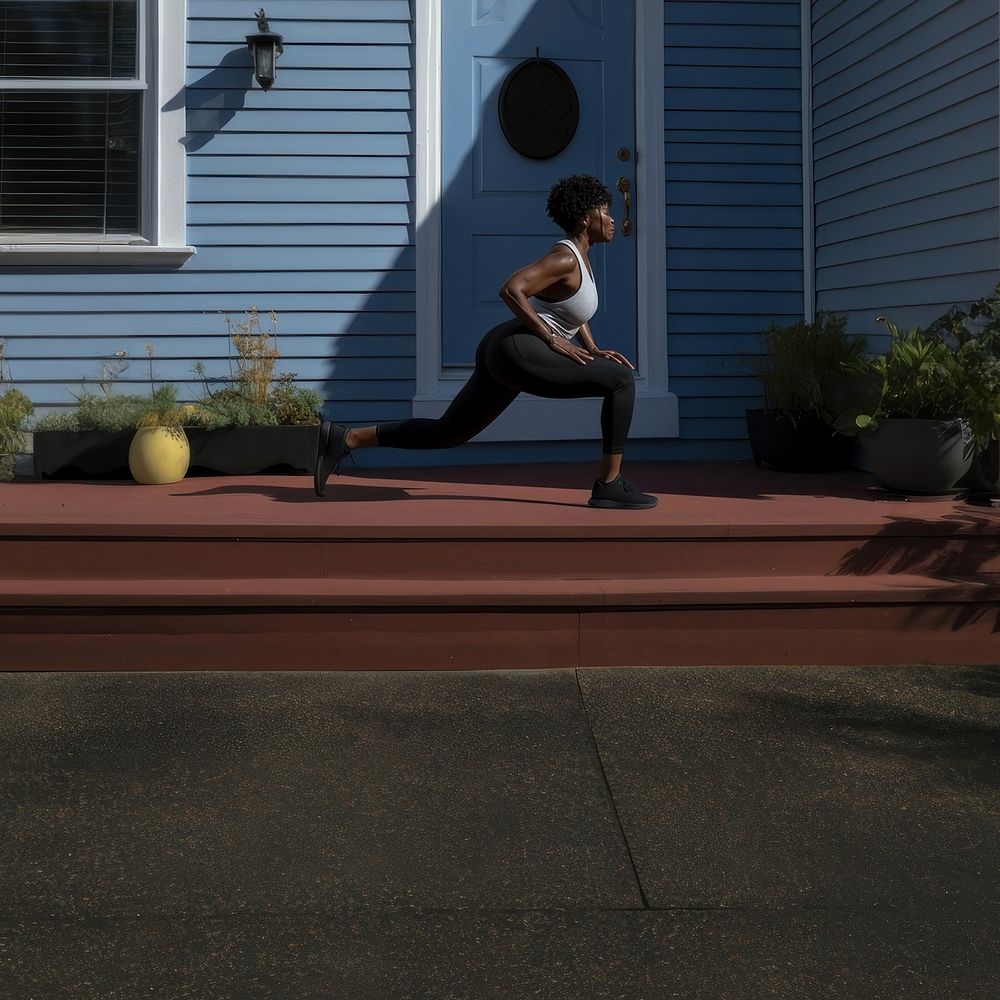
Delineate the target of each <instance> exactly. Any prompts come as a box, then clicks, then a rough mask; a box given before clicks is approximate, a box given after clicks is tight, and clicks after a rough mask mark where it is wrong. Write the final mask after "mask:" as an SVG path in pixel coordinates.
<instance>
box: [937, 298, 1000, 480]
mask: <svg viewBox="0 0 1000 1000" xmlns="http://www.w3.org/2000/svg"><path fill="white" fill-rule="evenodd" d="M928 330H929V331H930V332H934V333H937V334H939V335H940V336H941V337H942V338H944V339H947V340H948V341H949V342H951V343H952V344H954V345H956V353H957V355H958V360H959V362H960V364H961V365H962V367H963V368H964V370H965V400H964V403H963V413H964V416H965V418H966V420H967V421H968V423H969V427H970V428H971V430H972V435H973V438H974V439H975V443H976V452H975V456H974V458H973V463H972V473H971V474H970V476H968V477H966V479H965V480H963V483H968V485H970V486H973V487H976V486H978V487H981V488H983V489H986V490H989V491H990V492H991V493H994V494H997V493H1000V440H998V439H1000V285H997V286H996V288H995V289H994V291H993V294H992V295H990V296H987V297H986V298H982V299H979V300H978V301H976V302H973V303H972V305H971V306H969V308H968V310H963V309H960V308H959V307H957V306H953V307H952V308H951V309H950V310H949V311H948V312H947V313H946V314H945V315H944V316H942V317H941V318H940V319H938V320H935V322H934V323H933V324H931V326H930V327H928Z"/></svg>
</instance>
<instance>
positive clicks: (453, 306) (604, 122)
mask: <svg viewBox="0 0 1000 1000" xmlns="http://www.w3.org/2000/svg"><path fill="white" fill-rule="evenodd" d="M442 8H443V12H442V49H443V55H442V60H443V66H442V118H443V121H442V188H443V194H442V198H443V203H442V251H441V256H442V261H441V265H442V271H441V280H442V315H443V329H442V360H443V364H444V367H446V368H448V367H466V366H469V365H471V364H472V361H473V356H474V353H475V348H476V345H477V344H478V342H479V340H480V338H481V337H482V335H483V334H484V333H485V332H486V331H487V330H488V329H489V328H490V327H492V326H495V325H496V324H497V323H501V322H503V321H504V320H506V319H509V318H510V316H511V314H510V312H509V311H508V310H507V309H506V308H505V307H504V305H503V304H502V303H501V302H500V301H499V299H498V297H497V290H498V289H499V288H500V286H501V284H502V283H503V281H504V279H505V278H506V277H507V276H508V275H509V274H510V273H511V272H512V271H514V270H516V269H517V268H518V267H522V266H524V265H525V264H528V263H530V262H531V261H533V260H536V259H538V258H539V257H541V256H543V255H544V254H545V252H546V251H547V250H548V248H549V247H550V246H551V245H552V244H553V243H554V242H555V241H556V240H558V239H560V238H562V236H563V234H562V232H561V231H559V229H558V228H557V227H556V226H555V225H554V224H553V223H552V221H551V220H550V219H549V218H548V217H547V215H546V214H545V199H546V196H547V194H548V191H549V188H550V187H551V186H552V184H553V183H554V182H555V181H556V180H558V179H559V178H560V177H565V176H567V175H569V174H578V173H588V174H594V175H596V176H597V177H599V178H600V179H601V180H602V181H603V182H604V183H605V184H606V185H607V186H608V187H609V188H610V189H611V190H612V191H613V192H614V195H615V201H614V203H613V205H612V212H613V214H614V215H615V219H616V221H617V223H618V235H617V236H616V238H615V240H614V242H613V243H612V244H611V245H609V246H602V247H595V248H594V250H593V251H592V254H591V264H592V266H593V268H594V274H595V277H596V279H597V286H598V292H599V294H600V297H601V307H600V309H599V311H598V313H597V315H596V316H595V317H594V319H593V320H592V321H591V328H592V330H593V332H594V337H595V339H596V340H597V343H598V344H599V345H600V346H601V347H608V348H615V349H617V350H620V351H622V352H623V353H625V354H626V355H628V356H629V357H630V358H632V359H633V360H634V359H635V348H636V329H635V325H636V307H635V293H636V279H635V268H636V260H635V235H634V230H633V234H632V235H630V236H624V235H622V234H621V220H622V217H623V216H622V209H623V205H622V196H621V195H620V194H619V193H618V191H617V190H616V187H615V186H616V182H617V179H618V178H619V177H620V176H625V177H628V179H629V180H630V181H631V182H632V185H633V195H634V196H635V195H641V193H640V192H635V190H634V185H635V171H634V157H632V158H630V159H629V160H628V161H627V162H622V161H621V160H619V159H618V150H619V149H620V148H621V147H625V148H626V149H628V150H629V151H630V153H631V152H634V149H635V110H634V109H635V99H634V72H635V69H634V55H633V46H634V39H633V21H632V3H631V2H630V0H624V2H623V0H454V2H449V3H447V4H442ZM536 51H537V54H538V55H539V56H541V57H542V58H545V59H551V60H552V61H553V62H556V63H557V64H558V65H559V66H560V67H562V69H563V70H564V71H565V72H566V73H567V74H568V75H569V77H570V79H571V80H572V82H573V85H574V87H575V88H576V91H577V94H578V96H579V100H580V123H579V126H578V128H577V131H576V134H575V135H574V137H573V140H572V141H571V142H570V144H569V145H568V146H567V147H566V149H564V150H563V151H562V152H561V153H559V154H558V155H557V156H555V157H552V158H551V159H547V160H532V159H529V158H527V157H525V156H521V155H520V154H519V153H517V152H516V151H515V150H514V149H512V148H511V147H510V145H509V144H508V143H507V140H506V139H505V138H504V135H503V132H502V131H501V129H500V123H499V116H498V110H497V102H498V98H499V93H500V88H501V86H502V84H503V81H504V79H505V77H506V76H507V74H508V73H509V72H510V71H511V70H512V69H513V68H514V67H515V66H517V65H518V63H520V62H522V61H523V60H525V59H530V58H532V57H533V56H535V55H536ZM633 200H634V199H633ZM633 220H634V206H633Z"/></svg>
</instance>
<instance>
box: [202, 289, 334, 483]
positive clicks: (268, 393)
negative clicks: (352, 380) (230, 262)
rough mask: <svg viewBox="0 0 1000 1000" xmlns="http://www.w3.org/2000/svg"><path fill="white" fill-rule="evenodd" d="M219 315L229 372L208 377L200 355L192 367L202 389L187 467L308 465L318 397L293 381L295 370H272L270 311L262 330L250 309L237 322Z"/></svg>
mask: <svg viewBox="0 0 1000 1000" xmlns="http://www.w3.org/2000/svg"><path fill="white" fill-rule="evenodd" d="M224 319H225V322H226V329H227V332H228V344H229V347H230V348H231V349H232V350H235V354H236V356H235V359H233V357H232V355H230V373H229V378H228V379H214V380H213V379H209V378H208V377H207V375H206V372H205V365H204V364H203V363H202V362H198V363H197V364H195V366H194V372H195V374H196V375H197V376H198V378H199V379H200V380H201V382H202V393H201V398H200V399H199V400H198V402H197V412H198V422H199V426H193V427H188V438H189V439H190V442H191V468H192V469H196V468H200V469H205V470H210V471H214V472H223V473H229V474H235V475H251V474H254V473H259V472H264V471H268V470H272V469H295V470H305V471H307V470H309V469H311V468H312V467H313V464H314V462H315V460H316V443H317V437H318V435H319V423H320V415H319V408H320V405H321V403H322V400H321V399H320V397H319V396H318V394H317V393H315V392H313V391H312V390H311V389H303V388H301V387H298V386H296V385H295V384H294V380H295V373H294V372H286V373H284V374H281V375H278V376H275V374H274V368H275V365H276V363H277V360H278V358H279V357H280V354H279V352H278V347H277V320H278V318H277V315H276V314H275V313H274V312H271V313H270V319H271V328H270V329H269V330H265V329H264V328H263V327H262V325H261V322H260V316H259V314H258V312H257V310H256V309H255V308H250V309H249V310H247V312H246V318H245V319H243V320H241V321H239V322H234V321H233V320H231V319H230V317H229V316H224ZM234 361H235V368H233V363H234Z"/></svg>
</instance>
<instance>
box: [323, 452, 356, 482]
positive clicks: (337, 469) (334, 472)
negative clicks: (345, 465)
mask: <svg viewBox="0 0 1000 1000" xmlns="http://www.w3.org/2000/svg"><path fill="white" fill-rule="evenodd" d="M345 458H349V459H350V460H351V463H352V464H353V465H354V467H355V468H357V467H358V460H357V459H356V458H355V457H354V455H352V454H351V449H350V448H348V447H347V445H344V451H343V453H342V454H341V456H340V458H338V459H337V461H336V462H334V464H333V468H332V469H331V470H330V475H331V476H336V475H339V474H340V463H341V462H343V461H344V459H345Z"/></svg>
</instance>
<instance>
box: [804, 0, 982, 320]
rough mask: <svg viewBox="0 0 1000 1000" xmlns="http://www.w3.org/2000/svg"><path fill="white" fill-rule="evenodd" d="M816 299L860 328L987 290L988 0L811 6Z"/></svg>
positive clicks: (912, 316)
mask: <svg viewBox="0 0 1000 1000" xmlns="http://www.w3.org/2000/svg"><path fill="white" fill-rule="evenodd" d="M812 9H813V32H814V34H813V42H814V44H813V59H814V83H815V89H814V101H815V110H814V119H813V121H814V133H813V150H814V176H815V196H816V289H817V296H816V300H817V307H818V308H819V309H822V310H828V311H836V312H843V313H846V314H847V316H848V318H849V323H850V326H851V328H852V329H855V330H857V331H858V332H865V333H867V332H870V331H872V330H873V329H874V327H875V322H874V321H875V317H876V316H877V315H879V314H887V315H890V316H892V318H893V319H895V320H897V322H899V323H901V324H903V325H909V324H911V323H914V322H926V321H927V320H929V319H931V318H933V317H934V316H936V315H938V314H939V313H941V312H942V311H944V310H945V309H947V308H948V307H949V306H950V305H952V304H955V303H965V302H968V301H970V300H971V299H973V298H978V297H979V296H981V295H984V294H986V293H988V292H989V291H990V290H991V289H992V287H993V285H994V284H995V283H996V281H997V278H998V276H1000V275H998V268H1000V253H998V244H1000V224H998V213H997V202H998V197H997V185H998V179H1000V178H998V174H1000V170H998V153H997V151H998V145H1000V130H998V126H997V107H998V94H1000V73H998V55H1000V49H998V35H1000V25H998V13H997V8H996V4H995V3H993V2H992V0H958V2H948V0H927V2H922V3H920V4H913V3H906V2H904V0H876V2H875V3H867V2H863V0H839V2H833V0H824V2H823V3H814V4H813V8H812Z"/></svg>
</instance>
